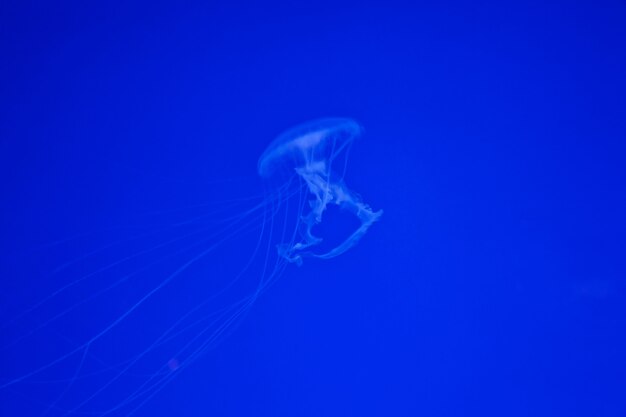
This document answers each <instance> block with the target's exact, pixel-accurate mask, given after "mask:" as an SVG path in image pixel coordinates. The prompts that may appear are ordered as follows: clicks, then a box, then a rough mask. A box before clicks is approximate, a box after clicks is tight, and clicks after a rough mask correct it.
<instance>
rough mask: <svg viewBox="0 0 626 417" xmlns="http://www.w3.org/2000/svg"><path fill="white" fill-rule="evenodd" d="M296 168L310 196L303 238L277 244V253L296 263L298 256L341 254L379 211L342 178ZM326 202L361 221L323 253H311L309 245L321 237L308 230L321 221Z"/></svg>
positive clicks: (359, 236) (333, 255)
mask: <svg viewBox="0 0 626 417" xmlns="http://www.w3.org/2000/svg"><path fill="white" fill-rule="evenodd" d="M310 168H311V167H310V166H309V169H302V168H300V169H296V172H297V174H298V175H299V176H300V177H301V178H302V179H303V180H304V181H305V183H306V184H307V186H308V189H309V192H310V193H311V194H312V196H313V197H314V198H313V199H312V200H311V201H310V202H309V204H310V206H311V211H310V212H309V213H308V214H307V215H305V216H304V217H303V219H302V221H303V224H302V227H303V229H304V230H303V232H304V241H302V242H297V243H294V244H292V245H287V244H283V245H281V246H280V247H279V253H280V255H281V256H283V257H284V258H285V259H287V260H288V261H290V262H295V263H297V264H298V265H300V264H301V263H302V257H303V256H308V257H314V258H320V259H330V258H334V257H335V256H338V255H341V254H342V253H344V252H345V251H347V250H348V249H350V248H351V247H353V246H354V245H356V243H357V242H358V241H359V240H360V239H361V237H363V235H364V234H365V233H366V232H367V229H369V227H370V226H371V225H372V224H373V223H374V222H376V221H378V219H379V218H380V216H382V214H383V211H382V210H379V211H376V212H374V211H372V209H371V208H370V207H369V206H368V205H367V204H365V203H363V202H362V201H361V199H360V198H359V197H358V196H357V195H356V194H355V193H353V192H351V191H350V190H349V189H348V187H347V186H346V184H345V182H344V181H342V180H336V181H332V180H330V179H329V178H328V177H327V176H325V175H323V173H321V172H319V171H318V170H315V169H313V170H311V169H310ZM329 204H335V205H337V206H339V207H341V208H342V209H344V210H348V211H349V212H351V213H353V214H354V215H355V216H356V217H357V218H358V219H359V220H360V221H361V225H360V226H359V227H358V228H357V229H356V230H355V231H354V232H353V233H352V234H351V235H350V236H348V237H347V238H346V239H345V240H344V241H343V242H342V243H340V244H339V245H337V246H336V247H334V248H333V249H331V250H329V251H327V252H324V253H315V252H313V251H312V250H311V248H312V247H313V246H315V245H317V244H319V243H320V242H321V241H322V239H321V238H319V237H316V236H315V235H313V233H312V229H313V227H314V226H315V225H316V224H319V223H320V222H321V221H322V214H323V213H324V211H325V210H326V208H327V207H328V205H329Z"/></svg>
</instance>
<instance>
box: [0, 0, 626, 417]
mask: <svg viewBox="0 0 626 417" xmlns="http://www.w3.org/2000/svg"><path fill="white" fill-rule="evenodd" d="M1 7H2V9H1V10H2V11H1V17H0V18H1V20H2V24H1V26H2V27H1V29H0V30H1V49H2V58H1V60H2V67H1V69H0V70H1V71H2V99H1V100H0V106H1V107H0V114H1V115H2V116H0V121H1V124H0V174H1V177H2V182H1V187H2V189H1V195H2V207H1V209H0V210H1V211H2V216H1V217H0V228H1V230H2V232H1V236H0V244H1V246H2V247H1V249H2V253H3V254H4V255H3V256H2V265H3V266H2V272H3V274H2V277H1V280H2V283H1V287H0V289H1V293H2V294H1V296H0V301H1V302H2V310H3V313H2V314H3V315H4V316H6V317H9V316H12V315H15V314H17V313H18V312H19V311H21V310H23V309H24V306H27V305H29V303H32V301H33V300H36V299H39V298H41V297H42V296H45V294H47V293H49V292H50V291H52V289H53V288H55V287H56V286H58V283H55V282H50V280H46V279H45V277H46V276H47V275H46V274H45V272H46V270H50V269H52V268H53V267H54V265H56V264H58V263H60V262H62V261H63V260H64V259H67V258H68V257H72V256H77V255H76V253H80V251H81V248H80V247H79V248H74V249H73V251H72V252H71V254H70V253H67V254H65V253H63V251H64V249H63V248H64V247H65V246H61V247H60V248H59V247H56V249H55V250H47V249H45V248H46V246H43V247H44V249H43V250H42V249H41V247H42V246H41V245H45V244H46V243H47V242H55V241H57V240H59V239H64V238H66V237H70V236H75V235H76V234H80V233H82V232H84V231H86V230H93V229H99V228H108V227H114V226H115V225H117V224H120V223H125V222H128V220H127V219H128V217H129V215H131V214H132V213H135V212H141V211H145V210H146V209H150V208H155V209H156V208H159V209H160V208H162V207H176V206H177V205H180V206H185V205H189V204H193V203H195V202H198V201H208V202H211V201H213V200H215V201H217V200H219V199H223V198H228V197H229V196H231V195H238V196H246V195H257V194H259V193H261V192H262V190H263V183H262V181H261V180H260V179H258V178H257V176H256V163H257V158H258V157H259V155H260V154H261V153H262V152H263V150H264V149H265V147H266V146H267V145H268V144H269V143H270V142H271V140H272V139H273V138H274V137H276V135H278V134H279V133H280V132H281V131H283V130H284V129H286V128H289V127H291V126H293V125H296V124H298V123H301V122H305V121H307V120H310V119H315V118H319V117H327V116H346V117H352V118H354V119H356V120H358V121H359V122H360V123H361V124H362V125H363V126H364V128H365V132H366V133H365V135H364V137H363V140H360V141H358V142H357V143H356V144H355V146H354V147H353V148H352V150H351V153H350V157H349V165H348V171H347V176H346V180H347V183H348V184H349V185H350V186H351V187H352V188H353V189H354V190H356V191H357V192H359V193H360V194H361V195H362V196H363V198H364V200H365V201H366V202H367V203H369V204H370V205H371V206H372V207H373V208H374V209H379V208H382V209H384V211H385V214H384V216H383V218H382V219H381V221H380V222H379V223H377V224H375V225H374V226H373V227H372V228H371V229H370V231H369V232H368V234H367V235H366V236H365V237H364V238H363V240H362V241H361V242H360V243H359V244H358V245H357V246H356V247H355V248H353V249H352V250H350V251H349V252H347V253H345V254H344V255H342V256H341V257H339V258H335V259H332V260H329V261H316V260H311V261H307V262H305V263H304V265H303V266H302V267H300V268H298V267H296V266H290V267H288V268H287V270H286V271H285V273H284V275H283V277H282V278H281V280H280V281H279V282H278V283H277V284H276V285H274V286H273V287H272V288H271V289H270V290H269V291H268V292H266V293H265V294H264V295H263V297H261V298H260V299H259V300H258V302H257V303H256V304H255V306H254V308H253V309H252V310H251V312H250V314H249V315H248V316H247V317H246V319H245V320H244V321H243V322H242V323H241V325H240V326H239V327H238V328H237V329H236V331H235V332H234V333H233V334H232V335H230V336H229V337H228V338H226V339H224V340H223V341H222V343H220V344H219V345H218V346H217V347H216V348H215V349H214V350H212V351H211V352H209V353H208V354H207V355H205V356H203V357H202V358H201V359H200V360H199V361H197V362H195V363H194V364H193V366H190V367H188V368H187V369H185V370H184V371H183V372H181V373H180V375H178V376H177V378H176V379H175V380H174V381H173V382H172V383H170V384H169V385H168V386H167V387H166V388H165V389H164V390H163V391H161V394H160V395H158V396H156V397H155V398H154V399H152V400H151V401H150V402H149V403H148V404H146V405H145V406H144V407H143V408H142V409H141V410H140V411H139V412H138V415H142V416H143V415H145V416H200V415H220V416H385V415H387V416H466V415H476V416H502V415H506V416H529V415H534V416H557V415H567V416H624V415H626V396H624V392H625V388H626V357H625V355H624V352H625V351H626V332H625V329H626V315H624V312H625V310H626V309H625V308H624V304H625V301H626V284H625V281H624V280H625V278H626V275H625V274H626V256H624V254H625V253H626V234H625V233H626V219H625V216H624V214H625V213H626V182H625V180H626V165H625V164H626V157H625V156H626V116H625V115H626V76H625V74H626V49H625V48H624V45H626V4H624V2H622V1H617V0H615V1H600V2H562V4H558V3H555V2H550V4H546V2H521V3H519V2H518V3H516V4H513V3H510V2H466V3H457V2H454V3H453V2H439V3H438V4H436V5H433V4H418V3H410V5H409V4H408V3H407V4H401V3H395V2H393V1H387V2H381V3H378V4H376V3H374V2H358V3H354V4H347V3H340V2H328V3H323V2H322V3H318V2H313V3H306V2H293V3H291V4H288V3H284V4H279V3H269V2H263V3H259V4H257V5H251V4H247V3H237V2H222V3H216V2H197V3H195V4H192V3H188V2H181V3H177V2H172V3H169V4H168V3H165V2H146V3H143V4H140V3H133V4H124V3H120V4H113V3H109V2H104V3H102V4H101V5H85V4H84V2H74V3H71V2H64V3H63V4H62V5H59V4H54V3H49V4H45V3H30V2H22V1H20V2H3V4H2V6H1ZM244 237H245V236H244ZM244 237H242V239H244ZM94 239H96V238H94ZM241 243H242V245H243V244H245V242H243V241H242V242H241ZM34 247H35V248H39V249H37V251H36V254H37V257H42V258H43V260H41V261H28V260H27V258H28V259H32V257H31V255H32V253H33V252H32V250H33V249H32V248H34ZM82 250H86V249H82ZM24 253H28V256H25V255H23V254H24ZM37 257H36V258H37ZM241 259H242V254H241V253H239V252H238V251H237V250H232V251H229V252H228V254H227V255H222V256H220V258H219V259H217V260H215V262H220V263H224V264H229V263H232V264H237V263H240V262H241ZM85 263H86V265H85V268H86V269H89V268H90V267H92V268H93V266H91V265H89V261H88V260H86V261H85ZM194 273H195V274H197V275H196V276H195V277H196V278H197V281H198V282H202V281H201V280H202V279H203V275H202V273H201V271H195V272H194ZM98 285H101V284H98V283H94V286H98ZM96 289H97V287H94V290H96ZM209 291H210V289H209V288H207V292H209ZM60 302H61V303H62V302H63V300H62V299H61V300H60ZM113 302H115V300H113ZM176 303H178V304H176ZM165 307H166V308H168V309H170V310H171V311H172V314H176V312H177V311H179V310H182V309H184V307H185V300H184V297H179V298H173V300H172V301H171V303H170V304H168V305H167V306H164V308H165ZM92 313H93V314H95V315H97V313H98V310H97V309H94V310H93V311H92ZM41 319H42V317H39V320H41ZM43 319H45V317H43ZM94 319H95V318H94ZM25 325H26V324H25ZM73 336H75V337H77V338H80V337H81V335H80V334H74V335H73ZM12 337H13V336H12V335H11V334H8V333H5V334H4V335H3V338H4V339H5V340H4V342H6V341H10V340H11V338H12ZM126 343H129V344H137V345H141V344H142V343H146V342H145V341H144V340H142V339H141V334H139V333H138V334H136V335H135V337H134V338H131V339H129V340H127V341H126ZM42 349H43V350H45V349H51V348H50V347H49V346H45V345H30V346H28V347H26V348H23V349H21V350H18V351H10V352H9V353H4V354H3V361H4V362H6V364H7V366H6V367H5V369H6V375H2V378H3V380H5V379H6V378H9V377H12V376H14V375H16V374H19V369H29V368H28V364H29V360H30V358H31V357H33V356H36V355H37V354H38V352H39V353H41V350H42ZM16 369H17V371H16ZM9 370H10V371H11V372H9ZM3 374H4V372H3ZM39 389H42V390H45V389H46V386H45V384H44V386H43V387H41V386H40V387H39ZM121 389H123V387H121ZM25 391H29V392H28V394H29V395H33V396H37V393H33V392H30V389H29V388H28V386H27V385H20V384H18V385H17V386H13V387H11V389H4V390H2V395H1V396H0V399H2V405H0V414H2V415H3V416H7V417H9V416H26V415H31V413H32V415H41V410H40V409H39V411H36V410H37V408H36V407H34V406H32V404H31V402H30V400H27V399H24V401H21V400H17V401H13V400H11V401H8V398H9V397H12V399H14V398H16V397H15V393H16V392H21V393H24V392H25ZM17 398H20V397H19V396H18V397H17ZM70 401H71V399H70Z"/></svg>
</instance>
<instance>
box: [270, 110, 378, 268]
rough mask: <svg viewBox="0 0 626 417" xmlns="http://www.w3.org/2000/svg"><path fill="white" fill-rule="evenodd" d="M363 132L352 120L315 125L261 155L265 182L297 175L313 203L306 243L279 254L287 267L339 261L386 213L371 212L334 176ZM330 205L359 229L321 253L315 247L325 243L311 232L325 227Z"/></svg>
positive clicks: (306, 217)
mask: <svg viewBox="0 0 626 417" xmlns="http://www.w3.org/2000/svg"><path fill="white" fill-rule="evenodd" d="M361 132H362V128H361V126H359V124H358V123H356V122H355V121H353V120H351V119H340V118H335V119H321V120H316V121H313V122H309V123H306V124H303V125H300V126H298V127H295V128H293V129H291V130H289V131H287V132H285V133H283V134H282V135H280V136H279V137H278V138H277V139H276V140H274V142H272V143H271V144H270V146H269V147H268V148H267V150H266V151H265V152H264V153H263V155H261V158H260V159H259V164H258V172H259V175H260V176H261V177H264V178H270V177H272V176H276V175H279V174H280V173H283V174H285V173H286V174H287V178H291V177H292V176H293V175H297V176H298V177H299V178H300V180H302V181H303V182H304V183H305V184H306V186H307V188H308V191H309V193H310V195H311V197H312V199H311V200H310V201H309V205H310V211H309V212H308V213H306V214H302V218H301V223H300V227H301V229H302V230H301V232H302V236H303V239H302V241H299V242H289V243H282V244H280V245H279V246H278V251H279V254H280V255H281V256H282V257H284V258H285V259H287V260H288V261H290V262H295V263H297V264H298V265H300V264H301V263H302V258H303V257H304V256H311V257H315V258H321V259H330V258H333V257H335V256H338V255H340V254H342V253H344V252H345V251H347V250H348V249H350V248H351V247H352V246H354V245H355V244H356V243H357V242H358V241H359V239H361V237H362V236H363V235H364V234H365V233H366V232H367V230H368V229H369V227H370V226H371V225H372V224H373V223H374V222H376V221H377V220H378V219H379V218H380V216H381V215H382V213H383V212H382V210H379V211H376V212H374V211H372V209H371V208H370V207H369V206H368V205H367V204H365V203H364V202H363V201H362V200H361V199H360V197H359V196H358V195H357V194H356V193H354V192H352V191H351V190H350V189H349V188H348V187H347V185H346V183H345V181H344V180H343V178H342V176H339V175H337V173H336V172H335V171H334V170H333V165H334V163H335V162H336V161H337V160H338V157H339V156H340V155H341V154H342V153H343V152H345V151H346V149H347V148H348V147H349V146H350V145H351V144H352V142H353V141H354V140H355V139H357V138H358V137H359V136H360V135H361ZM330 204H334V205H337V206H339V207H340V208H342V209H344V210H348V211H349V212H350V213H352V214H354V215H355V216H356V217H357V218H358V220H359V221H360V226H359V227H358V228H357V229H356V230H355V231H353V232H352V234H350V236H348V237H347V238H346V239H345V240H344V241H343V242H341V243H340V244H338V245H337V246H335V247H334V248H332V249H330V250H327V251H325V252H321V253H318V252H315V251H314V249H315V248H314V247H315V246H316V245H318V244H319V243H320V242H321V241H322V239H321V238H320V237H317V236H315V235H314V234H313V232H312V229H313V227H314V226H315V225H316V224H319V223H320V222H321V221H322V216H323V213H324V211H325V210H326V209H327V208H328V206H329V205H330Z"/></svg>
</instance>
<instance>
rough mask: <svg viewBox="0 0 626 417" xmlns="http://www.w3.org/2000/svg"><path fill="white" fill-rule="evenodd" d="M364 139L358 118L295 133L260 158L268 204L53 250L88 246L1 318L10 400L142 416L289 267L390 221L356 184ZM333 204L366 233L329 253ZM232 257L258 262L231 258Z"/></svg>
mask: <svg viewBox="0 0 626 417" xmlns="http://www.w3.org/2000/svg"><path fill="white" fill-rule="evenodd" d="M361 133H362V128H361V126H360V125H359V124H358V123H356V122H355V121H353V120H351V119H347V118H329V119H321V120H316V121H312V122H309V123H306V124H303V125H300V126H297V127H295V128H293V129H291V130H288V131H287V132H285V133H283V134H282V135H280V136H278V137H277V138H276V139H275V140H274V141H273V142H271V143H270V145H269V146H268V147H267V149H266V150H265V152H263V153H262V155H261V157H260V158H259V160H258V165H257V170H258V176H259V177H260V178H261V179H262V181H263V183H264V187H265V190H264V192H263V193H259V195H258V196H243V197H240V198H235V199H229V200H220V201H211V202H209V203H208V204H199V205H194V206H191V207H183V208H180V209H175V210H174V211H175V214H172V213H170V212H169V211H167V214H165V215H164V214H163V212H159V213H158V214H157V215H158V216H166V218H167V221H165V222H158V223H157V225H153V224H152V223H149V224H150V227H141V228H138V230H135V229H132V231H128V230H127V229H125V228H122V229H121V230H122V231H121V232H119V233H118V231H117V229H116V231H115V233H109V232H110V231H107V232H106V239H104V241H103V242H100V240H98V242H97V244H94V245H85V241H86V240H89V239H90V236H92V234H90V233H87V234H86V236H87V237H86V238H85V237H74V238H70V239H67V240H63V241H58V242H54V243H52V244H51V245H49V246H47V247H46V248H45V252H46V256H47V257H54V256H55V254H56V253H58V254H65V253H66V252H67V247H78V248H85V247H89V249H80V250H82V252H81V251H80V250H79V252H78V254H77V255H76V256H74V257H71V258H69V259H65V258H64V259H61V255H58V256H59V258H60V261H59V263H58V264H57V266H56V267H55V268H53V270H52V271H50V273H49V274H48V275H47V276H46V277H44V278H42V279H40V278H32V279H33V282H53V283H56V284H57V285H56V286H54V287H53V288H52V289H50V290H49V291H48V292H47V293H46V294H44V295H43V296H42V297H40V298H39V299H35V300H29V303H28V304H26V305H24V307H23V308H22V309H21V310H20V311H19V312H18V313H16V314H13V315H12V317H10V318H8V319H7V318H3V319H2V320H1V321H0V332H1V334H2V337H1V338H0V351H1V352H2V354H3V356H4V358H5V364H6V366H5V367H4V368H3V369H2V371H0V403H4V404H9V403H11V404H12V405H11V406H9V408H8V409H9V410H20V412H18V414H20V415H26V414H30V413H33V414H34V415H41V416H56V415H63V416H73V415H83V414H90V415H107V416H113V415H124V416H129V415H134V414H136V413H137V412H138V411H139V410H140V409H141V408H142V407H143V406H144V405H145V404H146V403H147V402H149V401H150V400H151V399H153V398H154V397H155V396H156V395H158V394H159V393H161V392H162V390H163V389H164V388H165V387H166V385H167V384H168V383H170V382H171V381H172V380H173V379H174V378H176V377H178V375H180V373H181V371H183V370H184V369H185V368H187V367H189V366H191V365H192V364H193V363H195V362H196V361H197V360H198V359H200V358H201V357H203V356H204V355H205V354H206V353H207V352H209V351H211V350H212V349H214V348H215V347H216V346H217V345H218V344H219V343H220V342H221V341H223V340H224V339H225V338H226V337H228V335H230V334H231V333H232V332H233V331H234V330H235V329H236V327H237V326H238V325H239V324H240V323H241V322H242V320H243V319H244V318H245V317H246V315H247V314H249V312H250V310H251V308H252V306H253V305H254V303H255V302H256V300H257V299H258V298H259V296H260V295H261V294H262V293H263V292H265V291H266V290H267V289H268V288H270V287H271V286H272V285H273V284H274V283H275V282H276V281H277V280H278V279H279V278H280V277H281V276H283V274H284V273H285V271H286V270H287V268H288V267H289V265H292V264H296V265H302V264H303V262H304V260H305V259H307V258H310V259H321V260H328V259H331V258H334V257H336V256H339V255H341V254H343V253H345V252H346V251H348V250H349V249H351V248H352V247H354V245H355V244H357V242H358V241H359V240H360V239H361V238H362V237H363V236H364V235H365V234H366V232H367V231H368V229H369V228H370V226H371V225H372V224H373V223H375V222H376V221H378V220H379V219H380V217H381V215H382V211H380V210H379V211H373V210H372V209H371V208H370V206H369V205H367V204H366V203H364V202H363V201H362V199H361V197H360V196H359V195H358V194H357V193H355V192H354V191H352V190H350V189H349V188H348V187H347V185H346V182H345V180H344V177H345V174H346V167H347V160H348V150H349V148H350V147H351V146H352V144H353V143H354V141H355V140H356V139H357V138H359V137H360V136H361ZM331 206H335V207H337V208H339V209H340V210H344V211H346V212H347V213H348V214H349V215H351V216H354V218H355V219H356V220H357V222H356V224H357V227H356V228H355V230H353V231H351V232H350V233H349V235H348V236H347V237H345V238H344V239H342V240H341V241H339V242H338V243H337V244H334V245H332V246H331V247H330V248H324V247H323V245H321V242H322V237H320V236H316V234H315V233H314V228H315V226H316V225H319V224H320V223H322V222H323V221H324V213H325V212H326V210H327V209H328V208H329V207H331ZM159 218H160V217H159ZM93 239H95V238H93ZM59 248H60V249H59ZM56 249H59V250H58V252H57V251H56ZM230 251H236V252H237V254H239V253H247V256H242V257H241V258H240V262H237V263H235V264H232V265H230V264H229V265H225V264H224V263H221V262H219V260H221V259H228V257H229V252H230ZM230 257H232V255H230ZM173 300H178V302H173ZM180 300H183V301H182V302H180ZM138 335H140V337H139V336H138ZM41 346H44V348H40V347H41ZM15 393H17V394H19V395H15ZM25 410H29V411H25ZM32 410H38V411H37V412H33V411H32Z"/></svg>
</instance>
